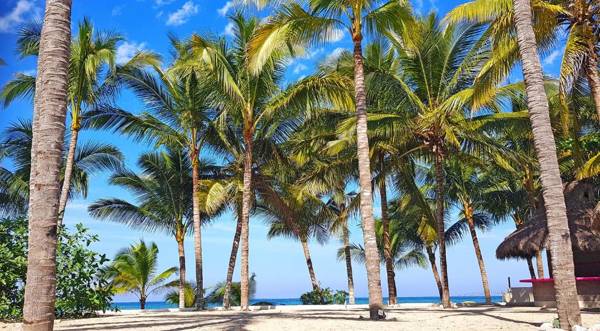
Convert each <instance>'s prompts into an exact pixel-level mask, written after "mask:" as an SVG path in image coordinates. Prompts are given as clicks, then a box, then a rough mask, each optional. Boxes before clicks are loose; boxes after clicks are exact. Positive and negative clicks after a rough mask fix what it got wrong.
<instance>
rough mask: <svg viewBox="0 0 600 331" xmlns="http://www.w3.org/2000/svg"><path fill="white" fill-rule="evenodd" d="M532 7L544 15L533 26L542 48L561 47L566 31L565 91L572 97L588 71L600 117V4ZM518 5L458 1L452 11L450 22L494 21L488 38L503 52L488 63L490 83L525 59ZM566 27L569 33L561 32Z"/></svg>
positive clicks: (582, 1)
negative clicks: (516, 18) (517, 20)
mask: <svg viewBox="0 0 600 331" xmlns="http://www.w3.org/2000/svg"><path fill="white" fill-rule="evenodd" d="M531 7H532V10H533V12H534V13H535V14H534V15H535V17H537V18H539V19H536V20H535V21H534V22H533V28H534V32H535V35H536V40H537V43H538V48H539V49H540V50H541V51H542V52H544V53H545V52H547V51H549V50H550V49H551V48H552V47H555V46H556V44H557V42H558V41H559V40H560V39H559V38H562V36H563V35H566V43H565V45H564V53H563V56H562V63H561V69H560V81H561V84H560V85H561V94H562V95H563V97H566V95H567V94H570V93H572V91H573V88H574V87H575V85H576V84H577V81H578V80H579V76H581V75H585V76H586V77H587V80H588V84H589V86H590V89H591V92H592V97H593V99H594V103H595V110H596V116H597V118H596V119H597V120H600V76H599V75H598V69H597V68H598V53H597V44H598V42H599V40H600V36H599V35H598V28H599V25H598V22H597V20H595V19H594V17H596V16H597V15H598V13H599V12H600V6H598V4H596V3H595V2H594V1H591V0H566V1H533V2H532V3H531ZM513 9H514V8H513V1H512V0H499V1H495V2H494V5H493V6H491V5H489V2H488V1H487V0H473V1H469V2H467V3H464V4H461V5H459V6H457V7H455V8H454V9H453V10H451V11H450V12H449V13H448V15H447V16H446V20H447V21H449V22H459V21H469V22H477V23H483V24H486V23H489V32H488V33H486V35H485V38H490V39H491V40H492V43H493V45H494V46H493V47H494V48H495V50H496V53H498V54H499V56H498V57H496V59H494V60H493V61H490V63H489V64H488V65H487V66H486V67H487V69H486V70H485V71H484V74H483V75H481V76H480V80H482V81H484V80H485V81H488V83H489V84H490V85H491V84H498V83H500V82H501V81H502V80H503V79H504V78H505V77H506V76H507V75H508V73H509V72H510V69H511V68H512V67H513V66H514V65H515V63H516V62H517V61H518V60H519V52H518V44H517V31H516V27H515V25H514V24H513V21H514V10H513ZM563 28H564V29H563ZM563 31H564V32H565V33H564V34H562V33H560V32H563ZM592 68H594V70H592ZM488 86H489V85H488Z"/></svg>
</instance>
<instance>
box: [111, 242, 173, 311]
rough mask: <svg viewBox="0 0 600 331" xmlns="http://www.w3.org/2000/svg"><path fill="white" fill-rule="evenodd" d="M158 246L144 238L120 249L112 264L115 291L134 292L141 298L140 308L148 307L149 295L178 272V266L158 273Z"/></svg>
mask: <svg viewBox="0 0 600 331" xmlns="http://www.w3.org/2000/svg"><path fill="white" fill-rule="evenodd" d="M157 267H158V246H156V244H155V243H150V244H149V245H148V244H146V243H145V242H144V241H143V240H140V242H139V243H137V244H133V245H131V246H129V247H128V248H124V249H122V250H120V251H119V252H118V253H117V255H116V256H115V260H114V261H113V263H112V265H111V272H112V273H113V274H114V277H113V281H112V285H113V289H114V290H115V293H126V292H134V293H135V294H136V295H137V296H138V298H139V300H140V309H146V300H147V299H148V296H149V295H150V294H152V293H153V292H155V291H160V290H162V289H164V288H165V287H166V285H167V284H165V281H166V280H168V279H169V278H170V277H171V276H172V275H173V274H175V273H177V268H176V267H171V268H168V269H166V270H164V271H162V272H160V273H157V270H156V268H157Z"/></svg>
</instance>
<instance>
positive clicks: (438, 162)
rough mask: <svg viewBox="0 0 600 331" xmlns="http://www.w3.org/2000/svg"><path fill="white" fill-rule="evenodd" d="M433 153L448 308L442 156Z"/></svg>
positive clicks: (439, 235) (444, 289)
mask: <svg viewBox="0 0 600 331" xmlns="http://www.w3.org/2000/svg"><path fill="white" fill-rule="evenodd" d="M434 153H435V157H434V158H435V161H434V163H435V164H434V167H435V182H436V183H435V191H436V197H435V199H436V210H435V218H436V223H437V237H438V246H439V249H440V269H441V276H442V279H441V280H442V306H443V307H444V308H450V307H451V305H450V286H449V285H448V263H447V261H446V238H445V231H446V229H445V225H444V185H445V179H444V165H443V162H444V160H443V157H442V155H441V154H440V152H439V151H437V152H436V151H434Z"/></svg>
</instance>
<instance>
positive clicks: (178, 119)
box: [89, 37, 215, 308]
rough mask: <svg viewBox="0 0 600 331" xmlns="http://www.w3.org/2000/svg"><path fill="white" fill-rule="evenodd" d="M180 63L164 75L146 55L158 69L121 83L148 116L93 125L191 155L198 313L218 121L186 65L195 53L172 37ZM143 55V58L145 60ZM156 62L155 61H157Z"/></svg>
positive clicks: (130, 74) (106, 113)
mask: <svg viewBox="0 0 600 331" xmlns="http://www.w3.org/2000/svg"><path fill="white" fill-rule="evenodd" d="M171 44H172V47H173V49H174V50H175V52H177V57H176V59H175V63H174V64H173V66H172V67H171V68H169V70H167V71H164V70H163V69H161V67H160V65H159V61H158V58H157V57H156V56H153V55H152V54H146V55H147V60H146V62H147V63H148V64H149V65H150V67H151V68H152V72H147V71H145V70H143V69H142V68H140V67H139V66H130V68H120V70H119V71H118V73H117V76H118V80H119V82H120V83H122V84H123V85H125V86H126V87H128V88H130V89H131V90H132V91H133V92H134V93H135V94H136V95H137V96H138V97H139V98H140V100H142V101H143V102H144V104H145V106H146V107H147V111H146V112H143V113H142V114H139V115H135V114H132V113H130V112H127V111H125V110H121V109H115V108H113V107H110V106H108V107H106V106H105V107H97V108H96V109H95V110H94V111H93V112H91V113H90V115H89V117H90V119H89V121H90V125H91V126H93V127H96V128H112V129H113V130H115V131H118V132H120V133H123V134H125V135H129V136H132V137H134V138H135V139H136V140H143V141H148V142H153V143H155V144H156V145H157V146H160V145H162V144H171V145H173V144H175V145H178V146H180V148H182V149H183V150H185V151H187V154H188V158H189V162H190V163H191V165H192V191H191V192H190V195H191V199H192V204H193V223H194V256H195V262H196V263H195V267H196V285H195V287H194V288H195V289H196V290H197V291H198V293H196V298H198V299H200V300H199V301H198V302H197V303H196V307H197V308H202V307H203V306H204V304H203V303H202V299H203V297H204V293H203V288H204V282H203V268H202V232H201V231H202V228H201V213H202V206H201V202H200V163H199V162H200V152H201V147H202V144H203V142H204V141H205V139H206V137H205V132H206V130H207V127H208V123H209V122H210V121H211V120H212V119H213V117H214V116H215V111H214V110H213V109H212V108H211V107H210V103H209V100H208V98H209V90H208V89H207V88H206V86H205V85H206V84H204V83H203V82H202V80H201V79H200V77H201V76H199V75H198V73H196V72H193V71H192V72H189V71H188V72H186V71H185V69H186V67H185V63H186V61H187V60H188V57H189V56H190V55H189V51H188V50H187V48H186V47H187V46H186V45H185V43H183V42H181V41H179V40H177V39H175V38H174V37H171ZM143 55H144V54H141V55H140V56H143ZM152 57H154V58H152Z"/></svg>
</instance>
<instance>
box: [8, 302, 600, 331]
mask: <svg viewBox="0 0 600 331" xmlns="http://www.w3.org/2000/svg"><path fill="white" fill-rule="evenodd" d="M361 316H362V317H363V319H361V318H360V317H361ZM387 316H388V318H387V320H385V321H378V322H376V321H369V320H368V319H366V318H368V311H367V307H366V306H365V305H360V306H353V307H352V308H348V309H345V308H344V306H279V307H276V308H275V309H270V310H258V311H251V312H240V311H236V310H232V311H220V310H212V311H204V312H191V311H185V312H178V311H163V312H139V311H126V312H119V313H107V314H105V315H103V316H101V317H96V318H88V319H77V320H57V321H56V322H55V330H63V331H76V330H77V331H86V330H121V331H127V330H261V331H271V330H273V331H274V330H318V331H325V330H537V329H538V328H539V326H540V325H541V324H542V323H545V322H550V321H552V319H553V318H555V317H556V312H555V310H553V309H540V308H536V307H498V306H485V307H484V306H481V307H469V308H467V307H463V308H455V309H449V310H443V309H441V308H437V307H432V306H431V305H430V304H427V305H418V304H402V305H399V306H398V307H397V308H390V309H388V310H387ZM599 323H600V312H584V313H583V324H584V326H588V327H589V326H592V325H595V324H599ZM19 329H20V326H19V325H18V324H4V325H0V330H19Z"/></svg>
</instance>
